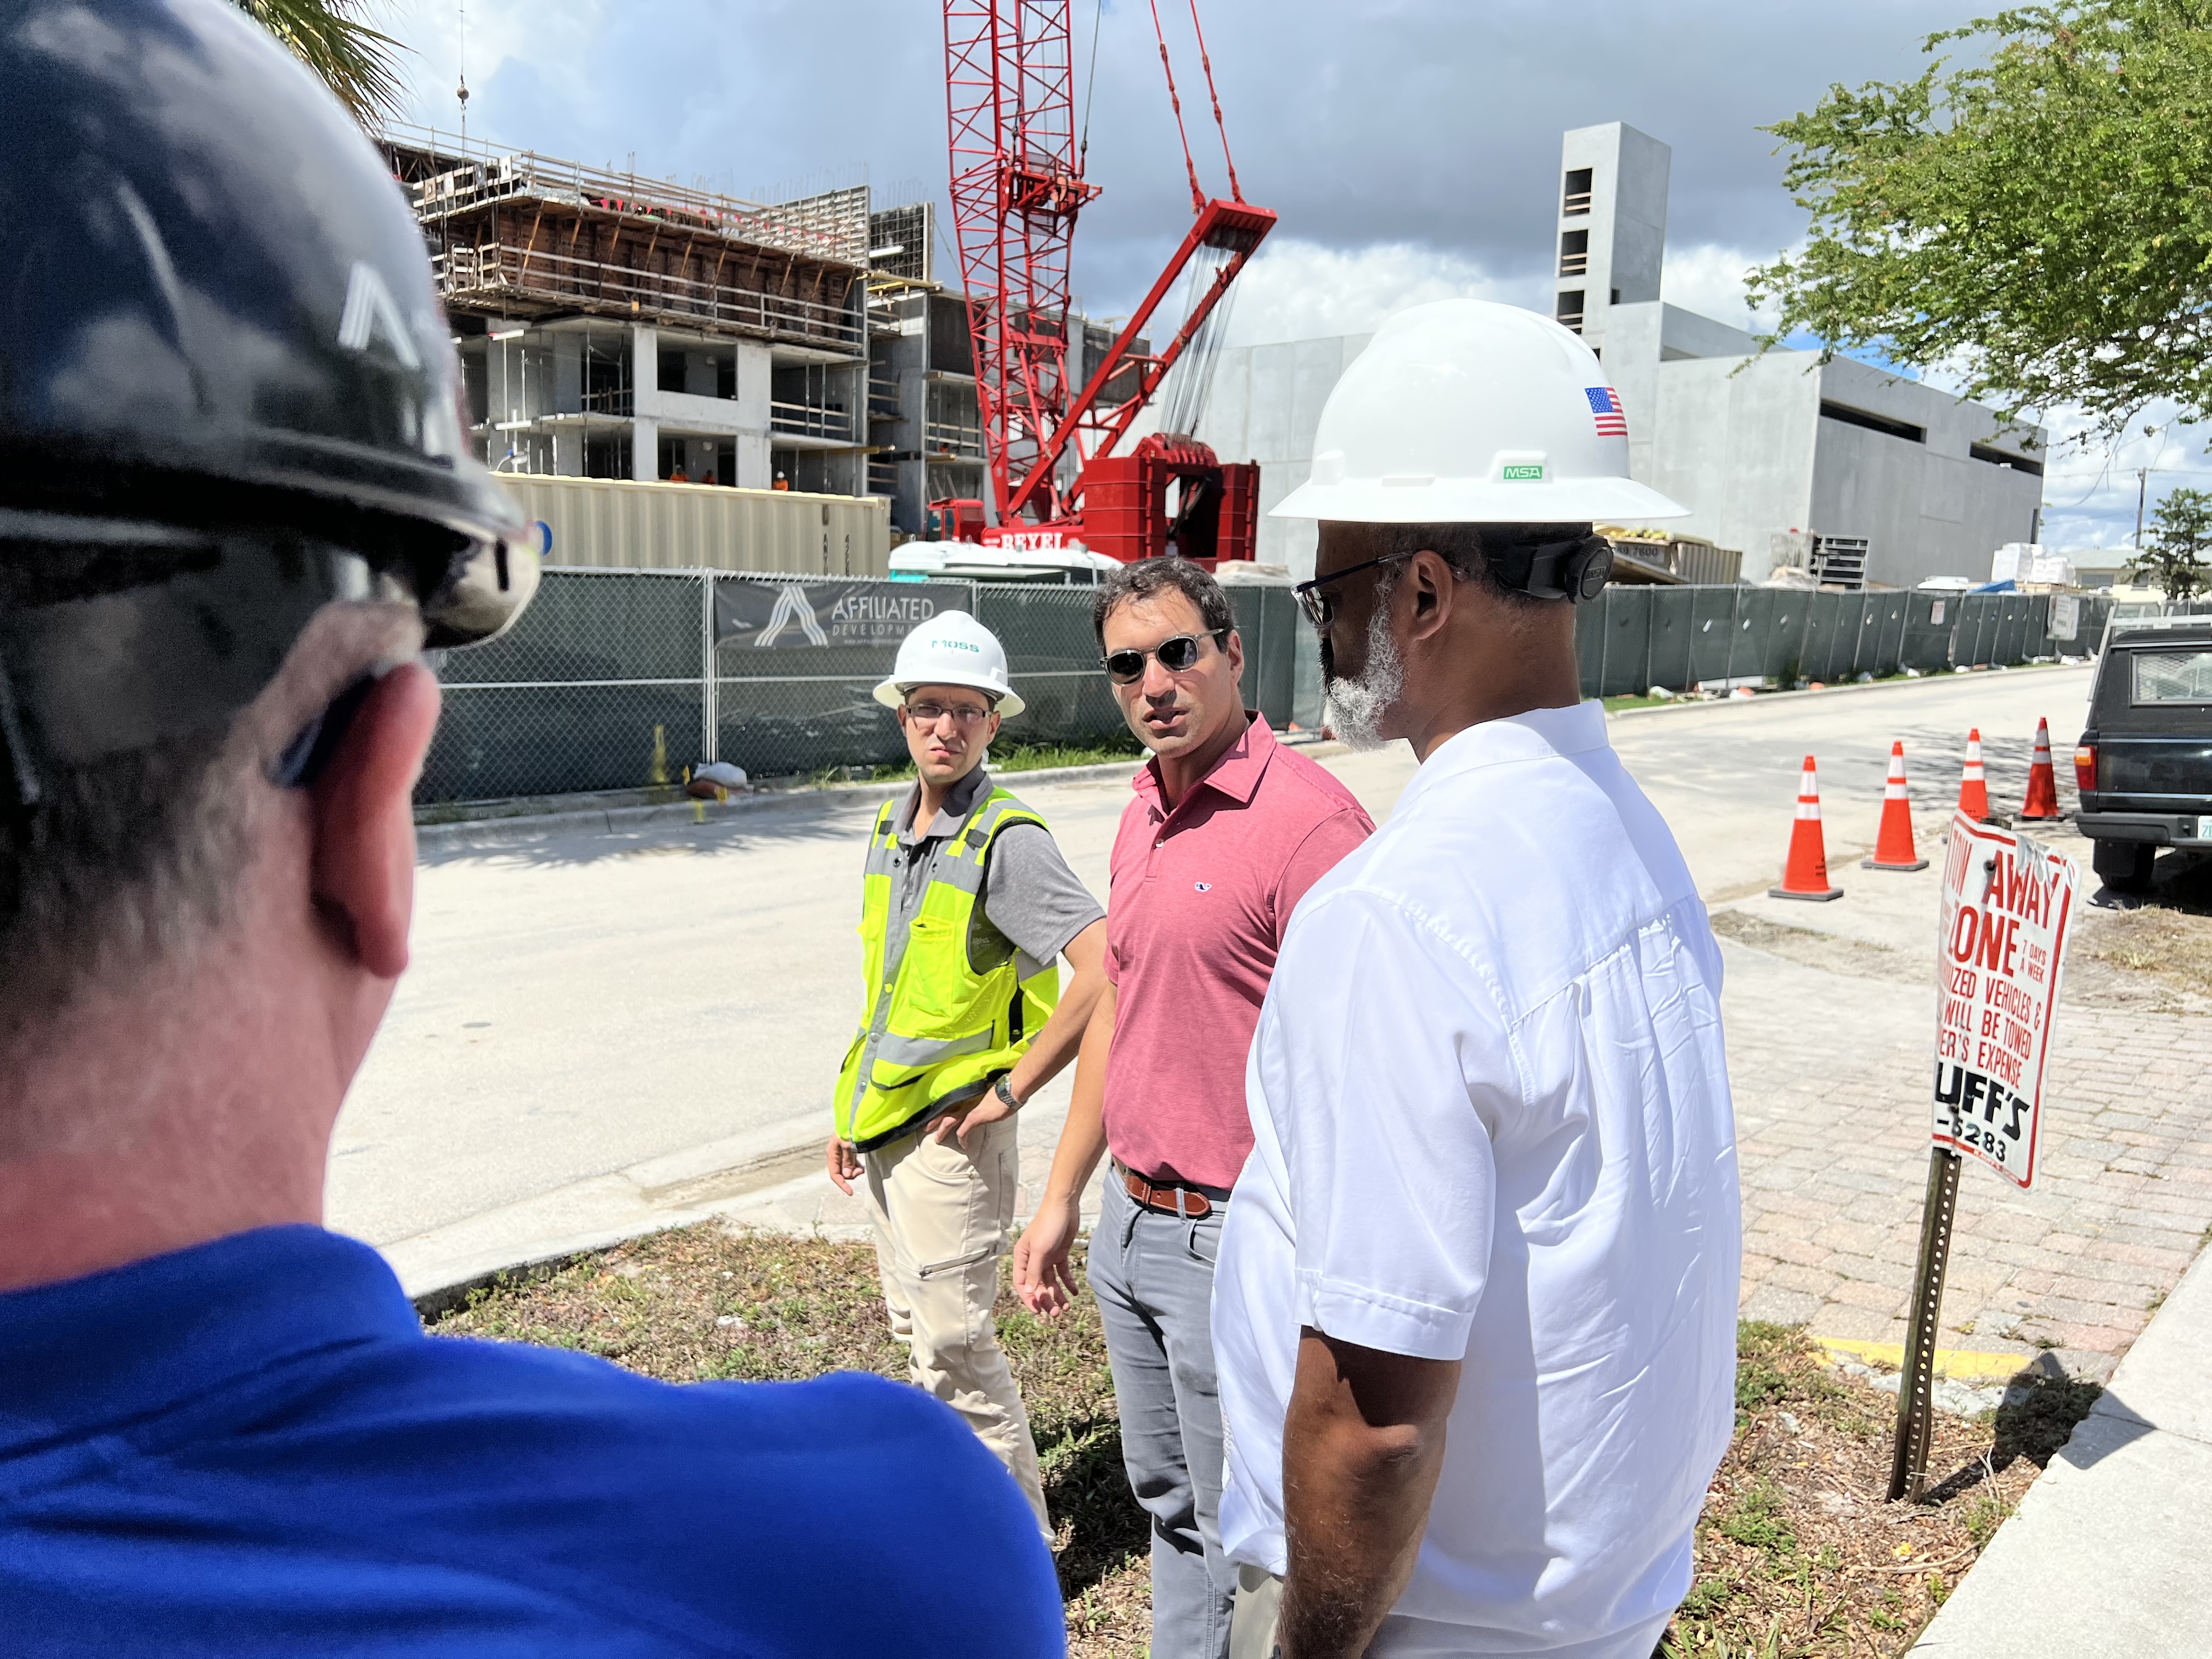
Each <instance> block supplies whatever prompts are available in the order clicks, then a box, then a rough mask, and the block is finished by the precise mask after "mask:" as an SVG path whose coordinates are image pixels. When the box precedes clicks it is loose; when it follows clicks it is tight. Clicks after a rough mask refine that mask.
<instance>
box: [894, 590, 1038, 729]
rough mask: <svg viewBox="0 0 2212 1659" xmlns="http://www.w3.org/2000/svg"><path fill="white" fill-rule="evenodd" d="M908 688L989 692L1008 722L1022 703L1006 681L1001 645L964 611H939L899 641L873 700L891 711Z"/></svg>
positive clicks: (901, 699)
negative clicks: (959, 687) (957, 687)
mask: <svg viewBox="0 0 2212 1659" xmlns="http://www.w3.org/2000/svg"><path fill="white" fill-rule="evenodd" d="M909 685H964V686H967V687H969V688H970V689H971V690H976V691H982V692H986V693H987V694H988V695H989V696H991V697H992V698H993V699H994V700H995V701H996V702H997V704H998V708H999V712H1000V714H1004V715H1006V717H1007V718H1008V719H1010V720H1011V719H1012V717H1013V716H1015V715H1016V714H1020V713H1021V712H1022V708H1023V704H1022V700H1021V697H1020V696H1019V695H1018V693H1017V692H1016V691H1015V690H1014V689H1013V687H1012V686H1011V685H1009V684H1007V683H1006V647H1004V646H1003V645H1000V643H999V636H998V635H996V634H994V633H993V632H992V631H991V630H990V629H987V628H986V627H984V626H983V624H982V623H979V622H977V621H976V620H975V618H974V617H971V616H969V614H968V613H967V612H966V611H939V612H938V613H937V614H936V615H935V616H933V617H931V618H930V619H929V620H928V621H927V622H926V623H922V625H921V627H919V628H917V629H915V630H914V632H913V633H911V634H909V635H907V636H906V638H905V639H903V640H902V641H900V642H899V648H898V661H897V662H896V663H895V664H893V665H892V666H891V677H890V678H889V679H887V680H885V681H884V683H883V684H881V685H879V686H878V687H877V688H876V701H877V702H879V703H881V704H883V706H884V708H897V707H898V706H899V705H900V704H901V703H902V702H905V701H906V688H907V687H908V686H909Z"/></svg>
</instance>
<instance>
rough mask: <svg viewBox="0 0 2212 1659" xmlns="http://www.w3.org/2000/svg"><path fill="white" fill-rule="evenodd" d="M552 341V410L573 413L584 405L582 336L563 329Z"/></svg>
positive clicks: (561, 413)
mask: <svg viewBox="0 0 2212 1659" xmlns="http://www.w3.org/2000/svg"><path fill="white" fill-rule="evenodd" d="M552 341H553V410H554V412H555V413H556V414H559V415H574V413H575V412H576V411H577V410H580V409H581V408H583V406H584V337H583V336H582V335H580V334H572V333H568V332H566V331H562V332H558V333H556V334H555V335H553V337H552Z"/></svg>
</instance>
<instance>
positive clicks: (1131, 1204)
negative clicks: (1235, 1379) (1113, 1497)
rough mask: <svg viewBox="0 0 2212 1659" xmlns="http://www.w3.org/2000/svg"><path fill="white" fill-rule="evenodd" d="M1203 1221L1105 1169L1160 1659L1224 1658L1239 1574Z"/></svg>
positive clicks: (1110, 1346)
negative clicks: (1144, 1197)
mask: <svg viewBox="0 0 2212 1659" xmlns="http://www.w3.org/2000/svg"><path fill="white" fill-rule="evenodd" d="M1222 1214H1223V1211H1222V1207H1221V1206H1218V1205H1217V1206H1214V1210H1213V1212H1212V1214H1211V1215H1209V1216H1207V1217H1206V1219H1204V1220H1203V1221H1186V1220H1184V1219H1182V1218H1181V1217H1179V1216H1173V1215H1164V1214H1161V1213H1160V1212H1158V1211H1155V1210H1148V1209H1146V1208H1145V1207H1144V1206H1142V1205H1140V1204H1139V1203H1137V1201H1136V1200H1133V1199H1132V1198H1131V1197H1130V1196H1129V1194H1128V1191H1127V1188H1124V1187H1123V1186H1122V1185H1121V1181H1120V1178H1119V1177H1118V1176H1115V1173H1114V1172H1113V1171H1112V1170H1108V1171H1107V1176H1106V1202H1105V1206H1104V1208H1103V1212H1101V1214H1100V1215H1099V1218H1098V1225H1097V1226H1096V1227H1095V1228H1093V1229H1092V1230H1091V1251H1090V1265H1089V1268H1088V1275H1089V1278H1090V1280H1091V1291H1092V1293H1093V1294H1094V1295H1096V1296H1097V1298H1098V1311H1099V1316H1100V1319H1101V1321H1102V1322H1103V1324H1104V1326H1105V1328H1106V1356H1107V1358H1108V1359H1109V1361H1110V1362H1111V1363H1112V1364H1113V1368H1114V1396H1115V1404H1116V1406H1117V1407H1118V1409H1119V1411H1120V1413H1121V1459H1122V1462H1123V1463H1124V1465H1125V1466H1126V1467H1127V1469H1128V1472H1129V1487H1130V1490H1131V1491H1133V1492H1135V1494H1136V1497H1137V1502H1138V1503H1139V1504H1142V1505H1143V1506H1144V1508H1145V1511H1146V1513H1147V1514H1148V1515H1150V1516H1152V1659H1225V1656H1226V1655H1227V1653H1228V1651H1229V1614H1230V1599H1231V1595H1233V1594H1234V1593H1235V1591H1236V1589H1237V1569H1236V1568H1235V1567H1234V1566H1233V1565H1231V1564H1230V1563H1229V1562H1228V1561H1227V1560H1225V1559H1223V1556H1222V1553H1221V1527H1220V1514H1221V1481H1222V1476H1223V1474H1224V1469H1223V1461H1222V1449H1221V1404H1220V1401H1219V1399H1218V1395H1216V1393H1215V1389H1214V1382H1213V1334H1212V1324H1211V1321H1212V1305H1213V1260H1214V1256H1215V1255H1216V1254H1217V1253H1218V1249H1219V1248H1220V1242H1221V1218H1222Z"/></svg>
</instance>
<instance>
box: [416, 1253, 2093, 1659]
mask: <svg viewBox="0 0 2212 1659" xmlns="http://www.w3.org/2000/svg"><path fill="white" fill-rule="evenodd" d="M999 1328H1000V1339H1001V1340H1002V1342H1003V1343H1004V1345H1005V1346H1006V1352H1007V1355H1008V1357H1009V1358H1010V1360H1011V1361H1012V1364H1013V1367H1014V1371H1015V1375H1016V1376H1017V1377H1018V1379H1019V1381H1020V1383H1021V1387H1022V1393H1023V1397H1024V1399H1025V1400H1026V1401H1028V1404H1029V1409H1030V1424H1031V1427H1032V1430H1033V1431H1034V1433H1035V1435H1036V1443H1037V1451H1038V1458H1039V1461H1040V1462H1041V1463H1042V1467H1043V1471H1044V1483H1045V1496H1046V1498H1047V1500H1048V1502H1049V1504H1050V1505H1051V1508H1052V1513H1053V1515H1054V1516H1055V1517H1056V1518H1057V1520H1058V1521H1059V1523H1060V1537H1059V1547H1058V1550H1057V1558H1058V1563H1059V1568H1060V1588H1061V1590H1062V1592H1063V1593H1064V1595H1066V1601H1067V1621H1068V1650H1069V1652H1070V1653H1071V1655H1073V1656H1075V1659H1109V1656H1112V1659H1130V1656H1141V1655H1143V1654H1145V1653H1146V1651H1147V1650H1148V1647H1149V1644H1150V1640H1151V1625H1152V1618H1151V1605H1150V1603H1151V1595H1150V1575H1149V1570H1148V1568H1147V1565H1146V1537H1147V1534H1146V1522H1145V1517H1144V1515H1143V1513H1142V1512H1141V1511H1140V1510H1139V1509H1138V1508H1137V1507H1136V1505H1135V1504H1134V1503H1133V1501H1132V1500H1131V1498H1130V1497H1129V1493H1128V1487H1127V1483H1126V1482H1125V1480H1123V1477H1122V1473H1121V1435H1120V1430H1119V1427H1118V1425H1117V1424H1116V1422H1115V1415H1114V1391H1113V1382H1112V1378H1111V1376H1109V1372H1108V1370H1107V1364H1106V1352H1105V1347H1104V1344H1103V1339H1102V1337H1101V1334H1100V1332H1099V1328H1098V1321H1097V1311H1096V1309H1095V1307H1094V1306H1093V1305H1092V1304H1091V1303H1090V1301H1089V1300H1088V1298H1085V1300H1084V1301H1082V1302H1081V1303H1079V1304H1078V1305H1077V1306H1076V1307H1075V1308H1074V1309H1073V1310H1071V1311H1070V1312H1069V1313H1068V1314H1067V1315H1066V1316H1063V1317H1061V1318H1060V1319H1058V1320H1055V1321H1051V1322H1045V1321H1040V1320H1037V1319H1035V1318H1032V1317H1031V1316H1030V1315H1029V1314H1028V1313H1026V1312H1025V1311H1024V1310H1023V1309H1022V1308H1021V1306H1020V1304H1018V1302H1017V1301H1015V1300H1014V1298H1013V1297H1012V1295H1011V1294H1007V1295H1006V1296H1004V1297H1002V1298H1001V1300H1000V1304H999ZM431 1329H432V1330H433V1331H434V1332H436V1333H438V1334H443V1335H451V1336H475V1337H491V1338H497V1339H500V1340H507V1341H520V1342H537V1343H543V1344H545V1345H548V1346H556V1347H565V1348H574V1349H579V1350H581V1351H583V1352H587V1353H596V1354H599V1355H600V1356H602V1357H603V1358H607V1359H611V1360H612V1361H614V1362H615V1363H617V1364H622V1365H626V1366H629V1368H630V1369H632V1370H637V1371H641V1372H643V1373H645V1374H646V1375H647V1376H658V1377H661V1378H664V1379H666V1380H668V1381H671V1382H679V1383H689V1382H698V1381H708V1380H716V1379H724V1380H734V1381H747V1380H765V1379H790V1378H799V1377H807V1376H819V1375H820V1374H822V1373H823V1372H824V1371H830V1370H871V1371H876V1372H878V1373H880V1374H882V1375H884V1376H901V1375H902V1374H903V1371H904V1369H905V1362H904V1358H903V1356H902V1352H901V1351H900V1349H899V1348H898V1346H896V1344H895V1343H894V1342H892V1340H890V1335H889V1334H888V1333H887V1332H886V1331H885V1329H884V1320H883V1310H882V1304H881V1303H880V1301H879V1300H878V1293H877V1289H876V1280H875V1264H874V1258H873V1255H872V1251H871V1250H870V1249H869V1248H868V1247H867V1246H866V1245H863V1244H848V1243H833V1242H831V1241H829V1240H824V1239H808V1238H793V1237H787V1236H784V1235H781V1234H770V1233H733V1232H730V1231H725V1230H724V1229H722V1228H720V1226H716V1225H704V1226H698V1227H690V1228H685V1229H682V1230H679V1231H672V1232H666V1233H660V1234H656V1235H653V1236H652V1237H647V1238H642V1239H638V1240H635V1241H634V1242H632V1243H628V1244H624V1245H620V1246H617V1248H615V1249H611V1250H606V1251H602V1252H599V1253H596V1254H594V1255H585V1256H579V1257H576V1258H574V1259H573V1260H571V1261H568V1262H567V1263H564V1264H562V1266H560V1267H557V1268H556V1269H555V1270H554V1271H552V1272H550V1273H544V1274H541V1275H536V1276H531V1277H526V1278H520V1279H513V1280H510V1281H507V1282H503V1283H501V1284H499V1285H495V1286H493V1287H492V1288H491V1289H489V1290H487V1291H479V1292H477V1294H476V1295H475V1296H474V1297H471V1299H470V1301H469V1303H468V1304H467V1305H466V1306H465V1307H463V1308H461V1309H459V1310H455V1311H453V1312H451V1313H448V1314H447V1315H445V1316H442V1317H440V1318H437V1319H435V1320H434V1321H433V1322H432V1324H431ZM1738 1364H1739V1370H1738V1376H1737V1385H1736V1403H1737V1407H1738V1410H1737V1413H1736V1420H1737V1434H1736V1437H1735V1444H1734V1445H1733V1447H1732V1448H1731V1449H1730V1450H1729V1455H1728V1456H1727V1458H1726V1460H1725V1461H1724V1462H1723V1464H1722V1465H1721V1468H1720V1471H1719V1473H1718V1474H1717V1476H1716V1477H1715V1479H1714V1481H1713V1485H1712V1488H1711V1492H1710V1493H1709V1495H1708V1497H1707V1498H1706V1503H1705V1515H1704V1517H1703V1518H1702V1519H1701V1520H1700V1521H1699V1526H1698V1542H1697V1556H1698V1563H1697V1575H1696V1581H1695V1583H1694V1585H1693V1587H1692V1589H1691V1591H1690V1595H1689V1597H1688V1600H1687V1601H1686V1602H1685V1603H1684V1604H1683V1607H1682V1611H1681V1612H1680V1614H1678V1615H1677V1616H1676V1618H1675V1620H1674V1628H1673V1630H1672V1632H1670V1634H1669V1637H1668V1646H1667V1647H1666V1649H1665V1650H1664V1652H1665V1653H1666V1654H1667V1655H1668V1656H1669V1659H1701V1656H1712V1659H1723V1656H1725V1659H1737V1656H1746V1659H1750V1656H1757V1659H1799V1656H1805V1659H1811V1656H1820V1659H1855V1656H1863V1655H1875V1656H1888V1655H1894V1654H1900V1653H1902V1652H1903V1651H1904V1650H1905V1648H1906V1647H1908V1646H1909V1645H1911V1641H1912V1638H1914V1636H1916V1635H1917V1633H1918V1632H1919V1630H1920V1628H1921V1626H1923V1625H1924V1624H1925V1623H1926V1622H1927V1620H1929V1617H1930V1616H1931V1615H1932V1614H1933V1613H1934V1612H1935V1610H1936V1607H1939V1606H1940V1605H1942V1601H1943V1598H1944V1597H1945V1596H1946V1595H1948V1594H1949V1593H1950V1590H1951V1589H1952V1587H1953V1586H1954V1585H1955V1584H1956V1583H1958V1581H1959V1578H1960V1575H1961V1574H1963V1573H1964V1572H1965V1571H1966V1569H1967V1568H1968V1567H1970V1566H1971V1565H1972V1564H1973V1560H1974V1558H1975V1557H1976V1556H1977V1555H1978V1553H1980V1550H1981V1548H1982V1546H1983V1545H1984V1544H1986V1543H1987V1542H1988V1541H1989V1539H1990V1534H1992V1533H1994V1532H1995V1531H1996V1528H1997V1526H1998V1524H1999V1523H2000V1522H2002V1520H2003V1519H2004V1517H2005V1516H2007V1515H2008V1514H2009V1513H2011V1510H2012V1508H2013V1505H2014V1504H2016V1503H2017V1502H2018V1501H2019V1498H2020V1496H2021V1493H2022V1492H2025V1491H2026V1490H2027V1485H2028V1483H2029V1481H2031V1480H2033V1478H2034V1476H2035V1474H2036V1471H2037V1469H2038V1468H2040V1467H2041V1465H2042V1464H2043V1463H2044V1462H2047V1461H2048V1460H2049V1458H2050V1456H2051V1453H2052V1452H2053V1451H2055V1450H2056V1449H2057V1447H2058V1446H2060V1445H2061V1444H2063V1443H2064V1441H2065V1438H2066V1436H2067V1434H2068V1433H2069V1432H2070V1431H2071V1430H2072V1427H2073V1425H2074V1423H2075V1421H2077V1420H2079V1419H2080V1418H2081V1416H2082V1415H2084V1414H2086V1413H2087V1410H2088V1408H2089V1406H2090V1404H2091V1403H2093V1401H2094V1400H2095V1398H2096V1390H2095V1389H2094V1387H2093V1385H2087V1384H2077V1383H2039V1384H2035V1385H2032V1386H2030V1387H2029V1388H2027V1389H2026V1390H2025V1394H2026V1397H2025V1398H2024V1399H2023V1400H2021V1402H2020V1403H2019V1404H2017V1405H2015V1406H2012V1407H2006V1408H2005V1409H2003V1410H2002V1411H2000V1412H1998V1413H1996V1414H1995V1416H1994V1418H1993V1419H1990V1420H1988V1421H1984V1422H1980V1423H1966V1422H1961V1421H1959V1420H1957V1419H1949V1418H1943V1419H1939V1422H1938V1430H1937V1434H1936V1444H1935V1455H1934V1457H1933V1458H1932V1460H1931V1462H1930V1464H1929V1480H1930V1492H1929V1501H1928V1502H1926V1503H1924V1504H1888V1503H1885V1502H1883V1501H1882V1493H1883V1491H1884V1489H1885V1487H1886V1486H1887V1481H1888V1477H1889V1462H1890V1437H1891V1431H1892V1426H1893V1421H1894V1417H1895V1412H1896V1399H1895V1396H1893V1395H1887V1394H1884V1393H1881V1392H1880V1391H1879V1390H1877V1389H1874V1388H1872V1387H1871V1386H1870V1385H1869V1384H1868V1383H1865V1382H1863V1381H1861V1380H1857V1379H1854V1378H1850V1377H1846V1376H1839V1375H1838V1374H1837V1373H1836V1372H1834V1371H1832V1370H1829V1369H1827V1368H1826V1365H1824V1364H1822V1363H1821V1362H1820V1360H1819V1359H1818V1358H1816V1357H1815V1355H1814V1351H1813V1350H1812V1349H1811V1348H1810V1347H1809V1346H1808V1345H1807V1344H1806V1342H1805V1341H1804V1340H1803V1337H1802V1334H1801V1333H1799V1332H1798V1331H1796V1330H1795V1329H1793V1328H1787V1327H1783V1326H1777V1325H1758V1324H1747V1325H1744V1326H1742V1327H1741V1330H1740V1335H1739V1341H1738Z"/></svg>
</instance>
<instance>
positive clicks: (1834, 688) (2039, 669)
mask: <svg viewBox="0 0 2212 1659" xmlns="http://www.w3.org/2000/svg"><path fill="white" fill-rule="evenodd" d="M2095 665H2096V663H2095V659H2091V660H2089V661H2087V662H2036V663H2029V664H2028V665H2027V666H2025V667H2023V668H1975V669H1969V670H1967V671H1966V674H1963V675H1960V674H1923V675H1921V676H1920V677H1919V678H1917V679H1910V680H1870V681H1869V682H1868V683H1867V684H1864V685H1859V684H1850V685H1824V686H1822V687H1821V688H1820V690H1817V691H1815V690H1813V689H1812V688H1811V687H1810V686H1808V687H1807V688H1806V689H1805V690H1802V691H1762V692H1760V693H1759V695H1758V696H1755V697H1711V698H1706V697H1684V698H1680V699H1679V700H1678V701H1676V702H1662V703H1659V704H1656V705H1655V706H1653V707H1651V708H1622V709H1619V710H1615V711H1613V712H1609V713H1608V714H1607V715H1606V718H1607V720H1635V719H1638V717H1640V716H1642V715H1645V714H1687V713H1689V712H1690V711H1691V710H1692V709H1700V708H1763V707H1765V705H1766V704H1768V703H1772V702H1781V701H1782V700H1783V699H1784V698H1785V697H1837V696H1845V695H1847V694H1849V693H1851V692H1857V691H1902V690H1906V689H1907V688H1909V687H1911V686H1916V685H1948V684H1951V683H1952V682H1953V681H1954V680H1958V679H1963V678H1972V676H1974V675H1976V674H2051V673H2057V672H2058V671H2062V670H2075V669H2082V668H2093V667H2094V666H2095Z"/></svg>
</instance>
